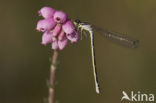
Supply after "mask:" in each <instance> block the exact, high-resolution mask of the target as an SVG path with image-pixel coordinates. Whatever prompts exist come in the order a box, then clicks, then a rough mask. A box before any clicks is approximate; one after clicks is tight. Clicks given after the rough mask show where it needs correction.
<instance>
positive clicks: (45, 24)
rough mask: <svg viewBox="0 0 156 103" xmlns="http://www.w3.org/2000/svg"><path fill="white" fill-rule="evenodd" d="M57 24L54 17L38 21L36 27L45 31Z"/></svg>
mask: <svg viewBox="0 0 156 103" xmlns="http://www.w3.org/2000/svg"><path fill="white" fill-rule="evenodd" d="M55 25H56V23H55V22H54V20H53V18H48V19H43V20H39V21H38V23H37V27H36V29H37V30H38V31H41V32H45V31H49V30H50V29H52V28H53V27H54V26H55Z"/></svg>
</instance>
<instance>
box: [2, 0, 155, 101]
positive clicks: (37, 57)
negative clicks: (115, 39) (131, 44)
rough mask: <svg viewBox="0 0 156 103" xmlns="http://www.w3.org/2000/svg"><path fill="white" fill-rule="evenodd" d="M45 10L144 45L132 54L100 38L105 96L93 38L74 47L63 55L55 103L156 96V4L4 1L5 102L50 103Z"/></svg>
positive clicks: (145, 0) (146, 0) (135, 0)
mask: <svg viewBox="0 0 156 103" xmlns="http://www.w3.org/2000/svg"><path fill="white" fill-rule="evenodd" d="M43 6H51V7H53V8H55V9H58V10H63V11H65V12H67V14H68V15H69V17H70V18H73V19H76V18H79V19H80V20H81V21H88V22H90V23H93V24H95V25H98V26H100V27H102V28H107V29H109V30H112V31H117V32H120V33H125V34H128V35H129V36H131V37H134V38H137V39H139V40H140V45H139V48H137V49H129V48H125V47H122V46H119V45H116V44H113V43H112V42H110V41H109V40H107V39H105V38H103V37H102V36H100V35H98V34H97V33H95V49H96V60H97V69H98V77H99V82H100V86H101V91H102V93H101V94H100V95H97V94H96V93H95V90H94V81H93V73H92V64H91V53H90V39H89V36H88V38H83V40H80V41H79V42H78V43H77V44H75V45H68V47H66V48H65V49H64V50H63V51H60V52H59V65H58V69H57V73H56V85H55V101H57V102H58V103H120V102H121V101H120V100H121V97H122V91H123V90H124V91H126V92H127V93H128V94H129V93H130V91H134V92H137V91H140V92H141V93H147V94H148V93H153V94H155V95H156V75H155V72H156V70H155V69H156V63H155V60H156V47H155V44H156V12H155V11H156V1H155V0H3V1H2V0H1V1H0V15H1V16H0V103H44V102H43V99H44V98H46V97H48V87H47V85H46V81H47V80H48V78H49V67H50V57H51V55H52V53H53V51H52V50H51V49H50V45H49V46H47V47H44V46H42V45H41V44H40V42H41V33H38V32H36V31H35V28H36V23H37V21H38V20H39V19H41V18H40V17H38V15H37V11H38V10H39V9H40V8H41V7H43ZM124 102H125V103H126V101H123V103H124ZM143 103H146V102H143Z"/></svg>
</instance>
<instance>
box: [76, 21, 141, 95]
mask: <svg viewBox="0 0 156 103" xmlns="http://www.w3.org/2000/svg"><path fill="white" fill-rule="evenodd" d="M74 25H75V27H76V28H77V31H80V34H81V35H82V33H83V31H87V32H89V34H90V45H91V56H92V65H93V75H94V82H95V90H96V93H98V94H99V93H100V87H99V82H98V76H97V69H96V60H95V48H94V32H93V31H96V32H98V33H99V34H101V35H103V36H104V37H105V38H107V39H110V40H112V41H113V42H116V43H118V44H121V45H124V46H126V47H130V48H136V47H138V43H139V41H138V40H135V39H132V38H130V37H127V36H126V35H124V34H120V33H116V32H110V31H107V30H104V29H101V28H99V27H97V26H95V25H92V24H89V23H87V22H81V21H80V20H79V19H76V20H75V21H74Z"/></svg>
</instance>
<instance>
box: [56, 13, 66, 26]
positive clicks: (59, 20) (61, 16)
mask: <svg viewBox="0 0 156 103" xmlns="http://www.w3.org/2000/svg"><path fill="white" fill-rule="evenodd" d="M66 20H67V14H66V13H65V12H63V11H56V12H55V13H54V21H55V22H56V23H64V22H65V21H66Z"/></svg>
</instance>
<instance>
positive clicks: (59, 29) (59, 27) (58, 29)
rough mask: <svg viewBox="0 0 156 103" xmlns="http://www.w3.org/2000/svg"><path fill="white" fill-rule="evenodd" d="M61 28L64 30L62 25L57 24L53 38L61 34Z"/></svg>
mask: <svg viewBox="0 0 156 103" xmlns="http://www.w3.org/2000/svg"><path fill="white" fill-rule="evenodd" d="M61 28H62V26H61V24H57V25H56V26H55V28H54V29H53V30H52V32H53V36H57V35H58V34H59V33H60V31H61Z"/></svg>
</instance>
